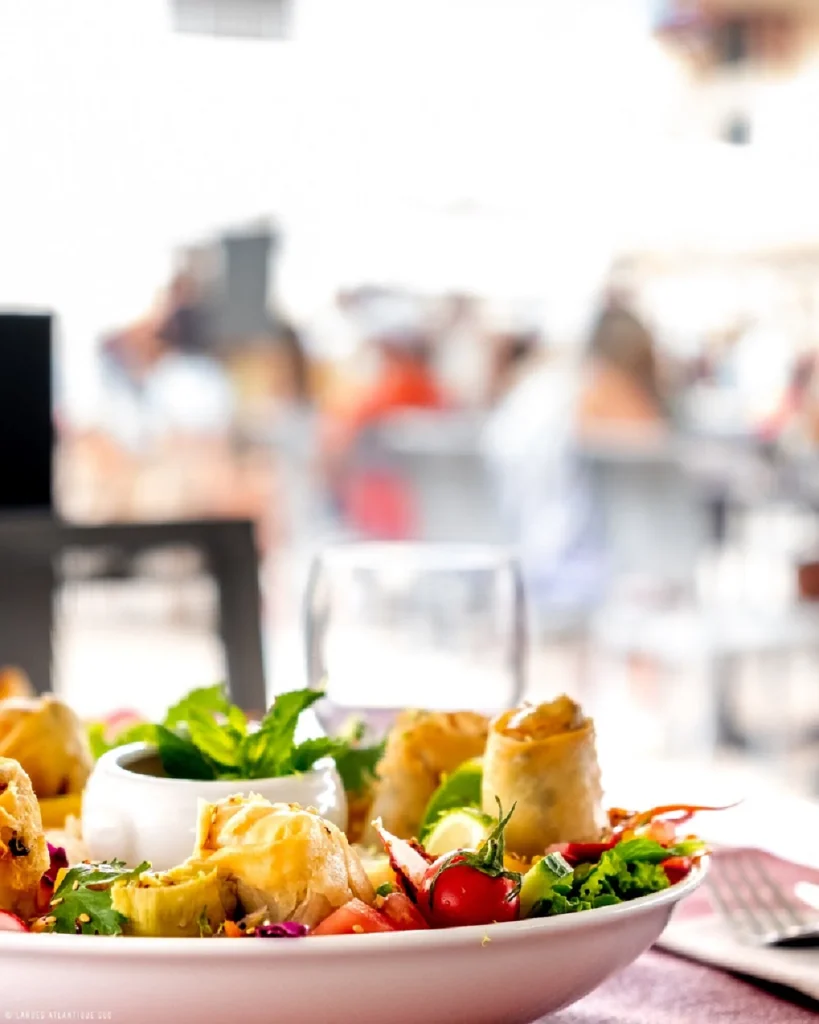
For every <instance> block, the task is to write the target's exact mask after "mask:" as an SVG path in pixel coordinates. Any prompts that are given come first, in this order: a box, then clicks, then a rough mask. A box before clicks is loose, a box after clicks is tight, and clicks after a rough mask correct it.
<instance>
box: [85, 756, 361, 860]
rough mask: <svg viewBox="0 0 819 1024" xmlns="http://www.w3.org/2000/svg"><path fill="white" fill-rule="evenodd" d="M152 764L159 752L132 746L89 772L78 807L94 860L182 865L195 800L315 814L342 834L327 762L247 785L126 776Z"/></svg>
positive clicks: (343, 822)
mask: <svg viewBox="0 0 819 1024" xmlns="http://www.w3.org/2000/svg"><path fill="white" fill-rule="evenodd" d="M152 759H154V760H155V759H156V751H155V748H154V747H152V746H151V745H150V744H147V743H129V744H127V745H126V746H124V747H117V748H116V749H115V750H110V751H109V752H108V753H107V754H103V756H102V757H101V758H100V759H99V761H97V763H96V765H95V766H94V770H93V771H92V773H91V777H90V778H89V780H88V784H87V785H86V788H85V793H84V795H83V801H82V833H83V839H84V841H85V843H86V845H87V847H88V850H89V853H90V856H91V858H92V859H93V860H110V859H111V858H113V857H117V858H119V859H120V860H124V861H125V862H126V864H134V865H135V864H139V863H141V862H142V861H143V860H147V861H150V862H151V865H152V866H153V868H154V869H155V870H156V871H166V870H168V869H169V868H172V867H174V866H175V865H177V864H181V863H182V861H184V860H186V859H187V858H188V857H190V856H191V854H192V852H193V846H194V839H195V835H196V820H197V807H198V802H199V799H200V798H201V799H203V800H207V801H209V802H211V803H212V802H214V801H216V800H221V799H222V798H224V797H227V796H233V794H234V793H241V794H243V795H248V794H250V793H257V794H258V795H259V796H263V797H265V798H266V799H267V800H270V802H271V803H277V802H284V803H294V804H301V805H302V806H304V807H314V808H315V809H316V810H317V811H318V812H319V814H321V815H322V816H323V817H325V818H327V819H328V820H329V821H332V822H333V823H334V824H336V825H338V827H339V828H341V829H344V828H346V826H347V802H346V799H345V796H344V786H343V785H342V782H341V779H340V778H339V775H338V772H337V771H336V767H335V764H334V763H333V761H332V760H330V759H329V758H325V759H323V760H321V761H318V762H316V764H315V765H314V767H313V768H312V769H311V770H310V771H308V772H304V773H303V774H301V775H285V776H284V777H282V778H278V779H253V780H249V781H246V782H244V781H241V780H230V781H228V782H197V781H193V780H189V779H168V778H163V777H161V776H156V775H146V774H144V773H140V772H137V771H133V770H131V766H133V765H136V764H137V763H139V762H146V761H150V760H152Z"/></svg>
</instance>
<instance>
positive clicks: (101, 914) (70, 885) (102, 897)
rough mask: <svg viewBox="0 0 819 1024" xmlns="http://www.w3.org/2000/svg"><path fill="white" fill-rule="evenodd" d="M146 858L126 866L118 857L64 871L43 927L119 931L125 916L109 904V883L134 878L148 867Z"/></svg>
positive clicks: (72, 931)
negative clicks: (132, 866) (132, 865)
mask: <svg viewBox="0 0 819 1024" xmlns="http://www.w3.org/2000/svg"><path fill="white" fill-rule="evenodd" d="M150 866H151V865H150V864H148V863H147V861H145V862H143V863H142V864H140V865H139V866H138V867H135V868H127V867H126V866H125V864H124V863H123V862H122V861H121V860H112V861H110V862H109V863H101V864H91V863H88V864H78V865H77V866H76V867H74V868H71V870H70V871H67V872H66V874H65V876H64V877H63V880H62V882H60V884H59V886H58V888H57V891H56V892H55V893H54V898H53V899H52V900H51V906H50V907H49V911H48V916H47V917H46V918H45V922H44V923H45V926H46V929H47V930H49V931H53V932H66V933H69V934H71V935H74V934H82V935H120V934H121V933H122V926H123V924H124V923H125V921H126V920H127V919H126V918H125V917H124V915H122V914H120V913H119V912H118V911H116V910H114V908H113V907H112V905H111V886H112V885H113V884H114V882H118V881H119V880H120V879H126V880H127V879H130V878H137V877H138V876H139V875H141V874H142V873H143V872H144V871H147V870H148V869H149V868H150Z"/></svg>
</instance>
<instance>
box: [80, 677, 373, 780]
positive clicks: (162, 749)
mask: <svg viewBox="0 0 819 1024" xmlns="http://www.w3.org/2000/svg"><path fill="white" fill-rule="evenodd" d="M323 696H324V692H323V691H322V690H311V689H306V690H291V691H289V692H287V693H282V694H280V695H279V696H278V697H277V698H276V699H275V701H274V702H273V704H272V705H271V707H270V709H269V710H268V712H267V714H266V715H265V716H264V718H262V720H261V722H260V723H259V726H258V728H257V729H255V730H251V728H250V726H249V725H248V721H247V717H246V716H245V714H244V712H243V711H242V709H241V708H238V707H236V706H235V705H232V704H230V702H229V701H228V699H227V696H226V694H225V690H224V687H223V686H222V685H221V684H217V685H216V686H208V687H203V688H201V689H198V690H193V691H192V692H191V693H189V694H188V695H187V696H186V697H183V698H182V700H180V701H179V702H178V703H177V704H175V705H174V706H173V707H172V708H170V709H169V711H168V712H167V714H166V715H165V718H164V719H163V721H162V722H161V723H159V724H157V725H147V724H146V725H137V726H134V727H133V728H130V729H126V730H125V732H123V733H121V734H120V735H119V736H118V737H117V738H116V741H115V742H114V743H113V744H109V743H106V742H105V739H104V734H103V728H102V727H101V726H94V727H92V730H91V733H90V736H89V738H90V740H91V745H92V749H93V750H94V753H95V755H96V756H100V754H102V753H104V752H105V751H106V750H110V749H112V748H113V747H118V746H122V745H123V744H125V743H134V742H137V741H142V742H147V743H153V744H154V745H155V746H156V747H157V750H158V753H159V757H160V760H161V761H162V767H163V769H164V770H165V772H166V773H167V774H168V775H169V776H170V777H171V778H176V779H196V780H202V781H211V780H214V779H242V780H246V779H271V778H280V777H281V776H284V775H293V774H296V773H299V772H306V771H308V770H309V769H310V768H312V767H313V765H314V764H315V763H316V761H319V760H320V759H321V758H324V757H333V758H335V759H336V764H337V765H338V769H339V773H340V774H341V776H342V779H343V781H344V784H345V788H347V789H350V788H351V787H350V786H348V780H352V781H353V782H355V783H356V785H358V784H359V783H360V782H361V781H362V780H363V779H364V777H365V774H366V773H368V772H369V771H371V770H372V769H373V768H374V764H375V761H376V760H378V757H380V753H381V749H382V748H381V747H378V748H358V747H356V746H355V745H354V742H353V741H351V740H348V739H346V738H338V739H333V738H331V737H327V736H322V737H319V738H316V739H309V740H304V741H302V742H301V743H296V740H295V734H296V726H297V724H298V720H299V716H300V715H301V714H302V712H303V711H306V710H307V709H308V708H309V707H311V706H312V705H313V704H315V703H316V701H318V700H320V699H321V698H322V697H323Z"/></svg>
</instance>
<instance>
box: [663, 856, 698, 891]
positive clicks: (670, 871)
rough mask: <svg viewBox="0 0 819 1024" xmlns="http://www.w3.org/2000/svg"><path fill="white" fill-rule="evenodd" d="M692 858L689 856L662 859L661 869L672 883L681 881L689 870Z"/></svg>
mask: <svg viewBox="0 0 819 1024" xmlns="http://www.w3.org/2000/svg"><path fill="white" fill-rule="evenodd" d="M691 864H692V860H691V858H690V857H669V858H668V860H664V861H663V870H664V871H665V874H666V878H667V879H668V881H669V882H670V883H671V884H672V885H676V884H677V882H681V881H682V880H683V879H684V878H685V877H686V875H687V874H688V872H689V871H690V870H691Z"/></svg>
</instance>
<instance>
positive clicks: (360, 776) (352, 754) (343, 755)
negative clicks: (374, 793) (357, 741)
mask: <svg viewBox="0 0 819 1024" xmlns="http://www.w3.org/2000/svg"><path fill="white" fill-rule="evenodd" d="M385 746H386V740H385V741H384V742H383V743H378V744H376V745H375V746H372V747H356V746H350V745H349V744H347V745H346V746H345V749H344V750H343V751H341V752H340V753H338V754H336V755H335V758H336V768H338V774H339V775H340V776H341V781H342V782H343V783H344V788H345V789H346V790H347V792H348V793H365V792H366V791H367V790H368V789H369V788H370V786H371V785H372V784H373V782H375V779H376V772H375V769H376V765H377V764H378V762H379V761H380V760H381V758H382V757H383V756H384V747H385Z"/></svg>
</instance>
